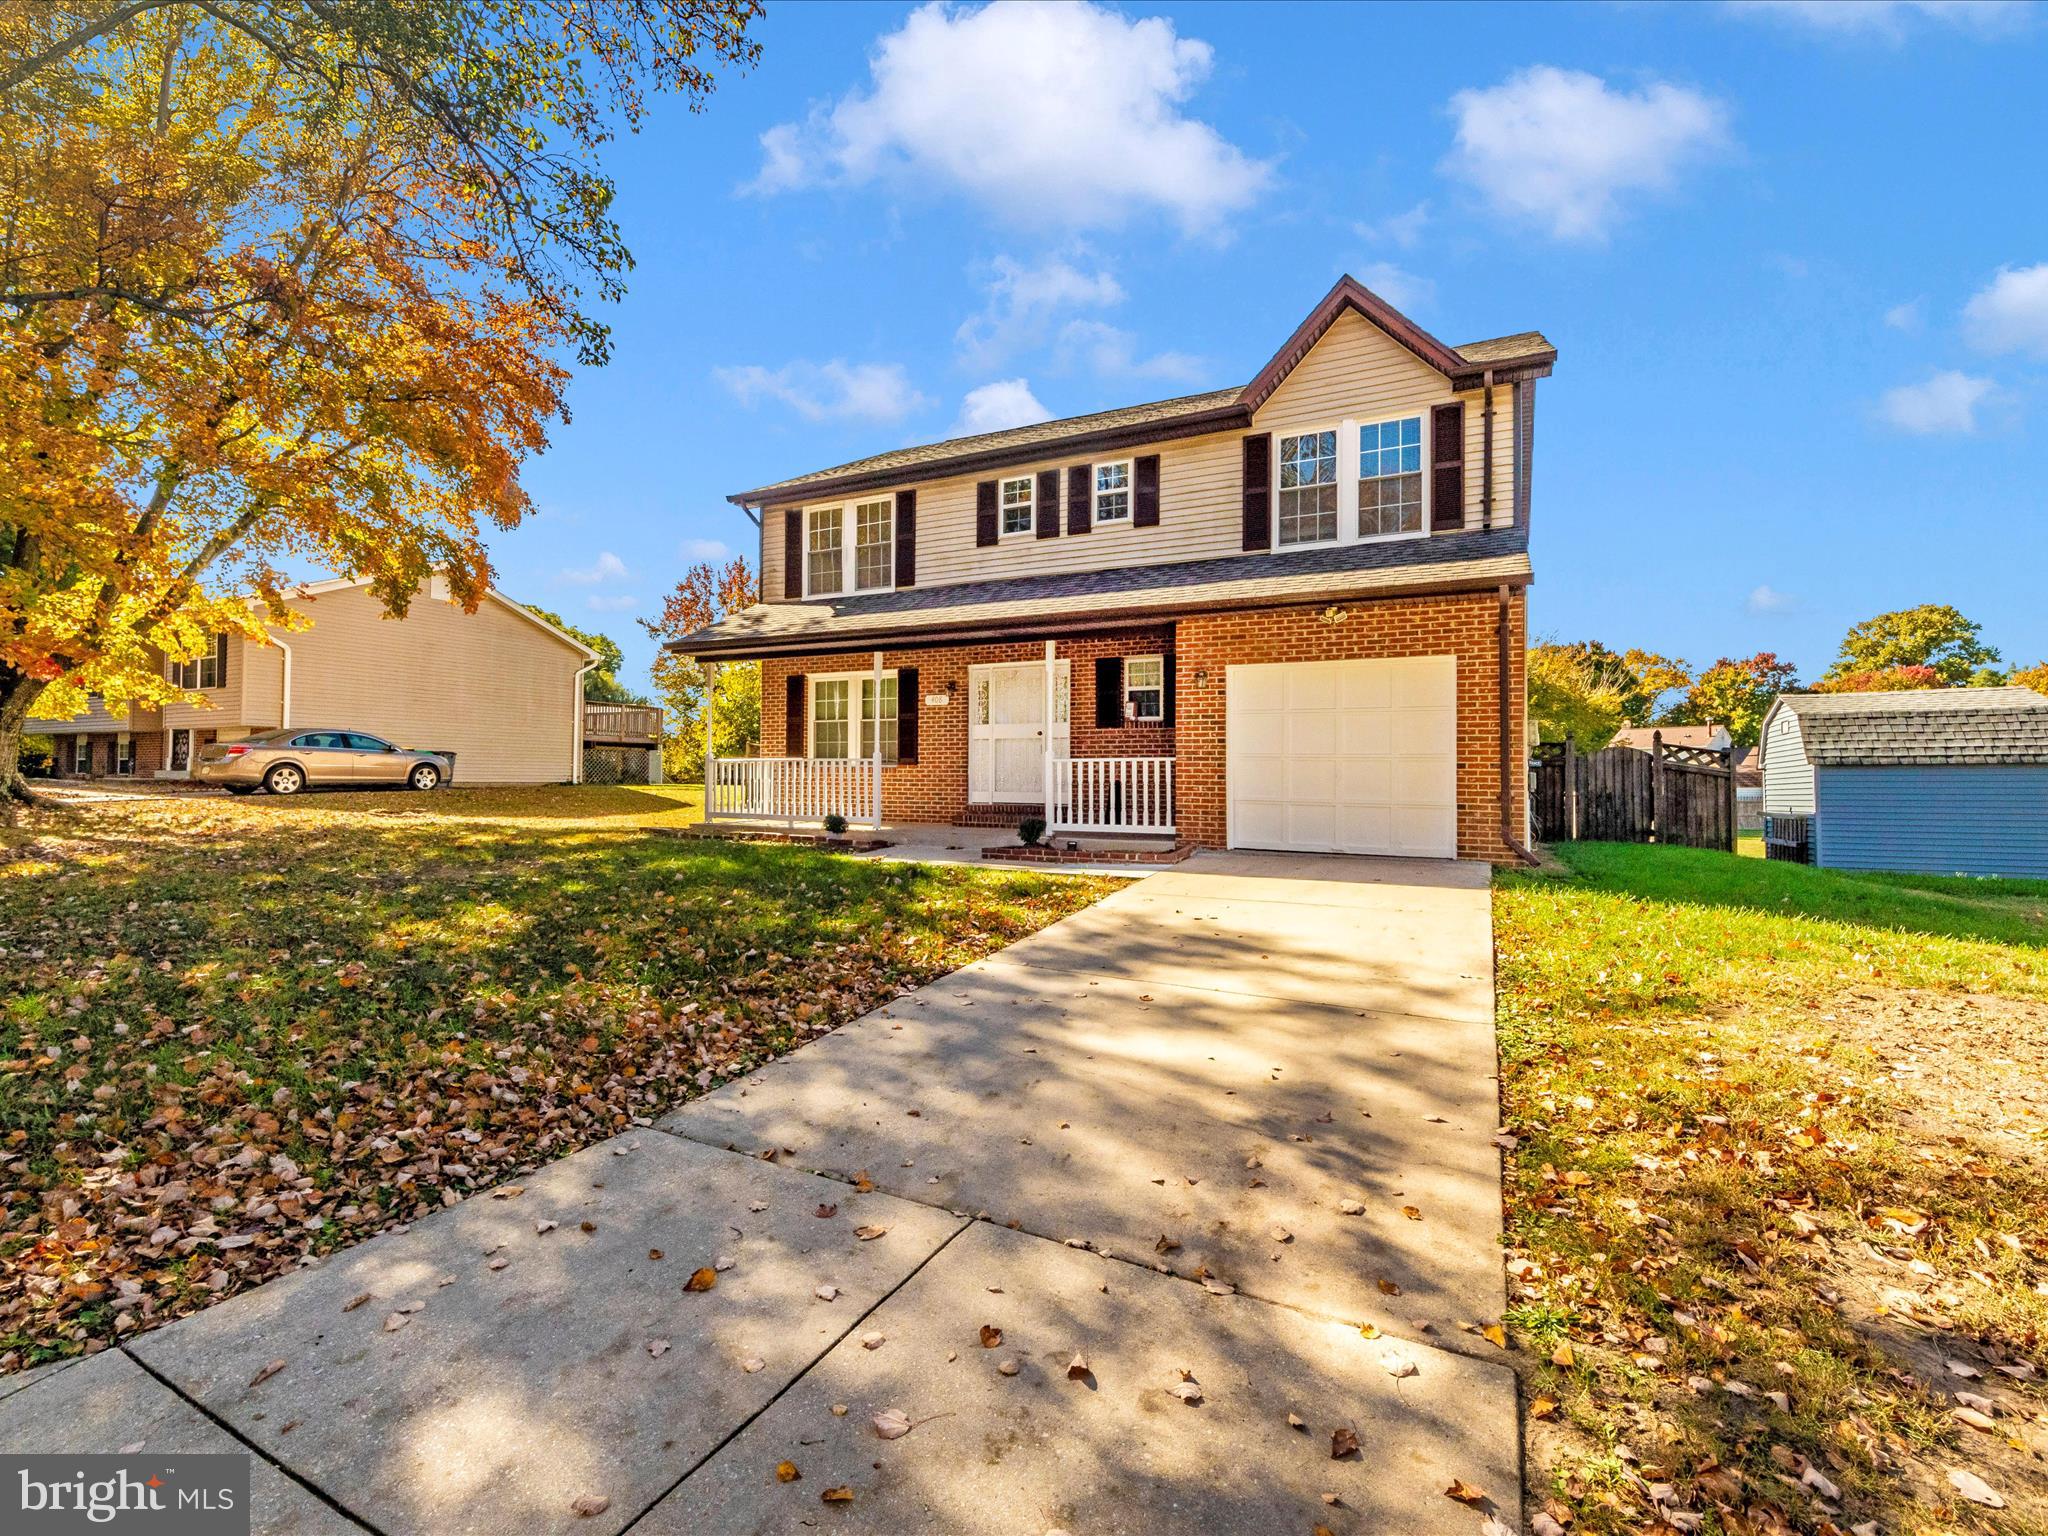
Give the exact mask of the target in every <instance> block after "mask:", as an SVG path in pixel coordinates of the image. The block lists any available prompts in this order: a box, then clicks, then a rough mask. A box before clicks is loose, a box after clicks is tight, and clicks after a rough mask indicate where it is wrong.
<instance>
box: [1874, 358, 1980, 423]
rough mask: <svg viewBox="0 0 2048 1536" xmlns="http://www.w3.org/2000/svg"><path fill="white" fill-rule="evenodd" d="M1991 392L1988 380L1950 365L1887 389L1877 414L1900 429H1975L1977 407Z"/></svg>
mask: <svg viewBox="0 0 2048 1536" xmlns="http://www.w3.org/2000/svg"><path fill="white" fill-rule="evenodd" d="M1990 394H1991V381H1990V380H1989V379H1981V378H1977V377H1974V376H1973V375H1971V374H1967V373H1958V372H1956V370H1955V369H1953V368H1951V369H1948V370H1947V371H1945V372H1942V373H1937V374H1934V375H1932V376H1931V377H1930V378H1928V379H1927V381H1926V382H1925V383H1921V384H1902V385H1900V386H1899V387H1898V388H1897V389H1888V390H1886V391H1885V392H1884V395H1883V397H1882V398H1881V399H1880V400H1879V401H1878V402H1877V412H1878V415H1879V416H1881V417H1883V418H1884V419H1885V420H1886V421H1888V422H1890V423H1891V424H1892V425H1893V426H1895V427H1897V428H1898V429H1899V430H1900V431H1902V432H1914V433H1920V434H1932V433H1936V432H1974V431H1976V430H1977V407H1978V406H1980V405H1982V404H1983V403H1984V401H1985V400H1986V398H1987V397H1989V396H1990Z"/></svg>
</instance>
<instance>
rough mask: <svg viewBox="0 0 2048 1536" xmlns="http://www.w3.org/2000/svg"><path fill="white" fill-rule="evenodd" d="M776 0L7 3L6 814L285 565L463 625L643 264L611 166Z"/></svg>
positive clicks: (284, 619)
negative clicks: (94, 718)
mask: <svg viewBox="0 0 2048 1536" xmlns="http://www.w3.org/2000/svg"><path fill="white" fill-rule="evenodd" d="M759 12H760V7H759V4H758V0H608V3H607V4H605V5H602V6H591V5H588V4H586V3H583V0H459V3H458V0H264V3H258V0H84V3H81V0H0V98H4V100H0V109H4V110H0V435H4V436H0V440H4V444H5V451H4V452H0V793H6V794H11V793H18V792H19V785H18V780H17V778H16V771H15V764H16V758H17V752H18V745H19V741H20V735H21V728H22V722H23V721H24V720H25V719H26V718H27V717H28V715H29V714H30V713H31V709H32V708H33V709H34V710H35V711H36V712H38V713H43V714H64V713H70V712H74V711H76V710H77V709H78V708H79V707H81V706H82V704H83V703H84V700H85V697H86V695H87V694H89V693H99V694H101V695H103V696H104V697H105V698H106V699H107V700H108V702H109V703H110V704H111V705H113V706H115V707H120V706H122V705H125V704H127V703H129V702H143V703H149V702H155V701H159V700H162V699H166V698H170V697H174V696H176V695H177V693H178V690H177V689H176V688H175V687H174V686H173V685H172V684H170V683H169V682H168V681H167V680H166V674H165V668H164V666H163V661H164V659H165V658H166V657H169V658H172V659H182V658H187V657H190V656H192V655H195V654H197V653H198V652H199V651H200V650H201V649H202V648H203V647H204V646H205V645H207V644H208V643H210V642H209V637H210V636H211V635H212V634H215V633H219V632H234V633H241V634H246V635H250V636H252V637H257V638H260V637H261V636H262V635H263V633H264V626H265V624H266V623H282V624H290V623H291V622H293V616H292V612H291V607H290V602H291V597H290V594H291V591H292V587H293V584H294V575H295V573H296V572H299V571H303V570H305V569H307V568H308V567H321V568H325V569H327V570H330V571H333V572H335V573H338V574H342V575H348V576H356V577H368V578H369V579H370V581H371V584H372V588H373V590H374V591H375V592H376V594H377V596H378V597H379V598H380V600H381V601H382V602H383V603H384V604H385V606H386V607H387V609H389V610H390V611H391V612H393V613H403V612H404V611H405V607H406V605H407V603H408V601H409V600H410V599H411V597H412V595H413V593H414V592H415V590H416V589H417V588H418V586H419V584H420V582H421V580H422V579H423V578H424V577H425V576H426V574H427V573H428V572H429V571H430V570H435V569H439V570H442V571H444V572H445V573H446V576H447V579H448V582H449V586H450V588H451V590H452V591H453V593H454V594H455V596H456V597H457V598H458V599H459V600H461V601H462V602H464V603H465V604H466V605H469V606H472V607H473V606H474V605H475V603H476V602H477V601H478V600H479V599H480V597H481V595H482V593H483V591H484V589H485V587H486V585H487V584H488V582H489V579H490V564H489V559H488V556H487V553H486V549H485V546H484V542H483V536H484V533H485V531H486V530H487V529H489V528H492V527H497V528H506V527H510V526H512V525H514V524H516V523H517V522H519V520H520V519H521V518H522V517H524V516H525V514H526V512H527V509H528V503H527V497H526V493H525V491H524V490H523V488H522V486H521V484H520V470H521V467H522V465H523V464H524V462H525V461H526V460H527V459H529V458H530V457H531V456H532V455H533V454H534V453H536V452H537V451H539V450H540V449H541V448H542V447H543V446H544V444H545V442H546V429H547V426H548V424H549V422H550V421H551V420H552V419H554V418H556V417H558V416H564V415H565V414H566V413H565V410H564V403H563V390H564V386H565V384H566V381H567V377H568V375H567V367H568V363H569V360H570V359H571V358H575V359H579V360H581V361H583V362H585V363H590V364H596V363H601V362H603V361H604V358H605V356H606V352H607V344H608V336H607V332H606V329H605V327H604V326H603V325H602V324H601V323H600V322H599V321H598V320H597V319H596V318H595V317H594V316H593V315H592V314H591V313H590V311H589V296H587V295H586V294H585V292H584V285H585V284H588V285H590V286H591V287H593V288H594V290H595V296H596V298H597V299H599V300H611V299H616V298H617V297H618V296H619V294H620V293H621V292H622V291H623V279H624V273H625V272H626V270H627V268H628V267H629V265H630V259H629V256H628V254H627V252H626V249H625V247H624V245H623V243H622V241H621V239H620V235H619V231H618V229H617V227H616V225H615V224H614V222H613V221H612V218H611V214H610V206H611V200H612V186H611V184H610V182H609V181H608V180H606V179H605V177H604V175H603V174H602V171H601V169H600V168H599V165H598V155H599V151H600V150H601V148H602V146H603V144H604V143H605V142H606V140H607V139H608V138H609V137H610V134H611V132H612V129H613V126H614V125H615V124H623V125H625V126H627V127H634V126H637V124H638V122H639V119H640V115H641V113H642V110H643V106H644V101H645V97H646V94H647V93H649V92H651V91H671V92H675V93H678V94H680V95H681V96H683V97H684V98H685V99H686V100H687V101H688V102H689V103H690V105H691V106H692V107H693V108H695V107H701V105H702V103H703V101H704V98H705V96H706V95H707V93H708V92H709V91H710V90H711V89H712V86H713V84H714V77H713V74H712V66H714V65H718V64H723V65H728V66H732V67H738V68H744V67H747V66H749V65H751V64H752V63H753V62H754V60H755V58H756V56H757V53H758V46H759V45H758V44H756V43H755V42H753V41H752V40H751V39H750V38H749V37H748V35H747V28H748V26H749V24H750V23H751V22H752V21H753V20H754V19H755V18H756V17H757V16H758V15H759Z"/></svg>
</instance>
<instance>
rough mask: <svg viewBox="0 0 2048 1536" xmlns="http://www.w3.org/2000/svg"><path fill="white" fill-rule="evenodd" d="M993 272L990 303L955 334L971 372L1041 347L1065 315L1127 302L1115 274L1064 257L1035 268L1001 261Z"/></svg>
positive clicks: (1003, 258)
mask: <svg viewBox="0 0 2048 1536" xmlns="http://www.w3.org/2000/svg"><path fill="white" fill-rule="evenodd" d="M991 270H992V275H991V276H990V278H989V283H988V302H987V303H986V304H985V305H984V306H983V307H982V310H981V313H979V314H976V315H969V316H968V317H967V318H966V319H965V320H963V321H961V323H960V329H959V330H958V331H956V332H955V333H954V338H953V339H954V340H955V341H957V342H958V343H959V344H960V352H961V357H962V359H963V361H965V362H966V363H967V365H968V366H969V367H971V368H993V367H997V366H999V365H1000V364H1001V363H1002V362H1003V361H1004V360H1005V359H1007V358H1009V357H1011V356H1013V355H1014V354H1016V353H1017V352H1019V351H1022V350H1023V349H1024V348H1026V347H1035V346H1039V345H1042V344H1043V343H1044V341H1045V340H1046V337H1047V336H1048V335H1049V334H1050V332H1051V328H1052V325H1053V322H1054V321H1055V320H1056V319H1057V318H1058V316H1059V315H1060V314H1061V312H1063V311H1065V310H1072V309H1108V308H1110V307H1112V306H1114V305H1117V304H1121V303H1122V302H1123V299H1124V290H1123V285H1122V284H1121V283H1119V282H1118V281H1117V280H1116V277H1115V275H1114V274H1112V273H1110V272H1108V271H1106V270H1105V271H1098V272H1094V273H1088V272H1083V271H1082V270H1081V269H1080V268H1079V267H1077V266H1075V265H1074V264H1073V263H1071V262H1069V261H1067V260H1066V259H1065V258H1063V257H1059V256H1048V257H1047V258H1046V259H1045V260H1044V261H1041V262H1039V263H1038V264H1037V265H1036V266H1026V265H1024V263H1022V262H1020V261H1017V260H1015V259H1014V258H1012V257H1009V256H998V257H997V258H996V259H995V261H994V263H993V264H992V269H991Z"/></svg>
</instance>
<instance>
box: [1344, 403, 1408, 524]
mask: <svg viewBox="0 0 2048 1536" xmlns="http://www.w3.org/2000/svg"><path fill="white" fill-rule="evenodd" d="M1421 531H1422V418H1421V417H1420V416H1403V417H1402V418H1400V419H1399V420H1398V421H1374V422H1367V423H1366V424H1365V425H1364V426H1362V427H1360V428H1359V429H1358V536H1359V537H1360V538H1362V539H1370V538H1375V537H1380V536H1384V535H1386V534H1390V533H1420V532H1421Z"/></svg>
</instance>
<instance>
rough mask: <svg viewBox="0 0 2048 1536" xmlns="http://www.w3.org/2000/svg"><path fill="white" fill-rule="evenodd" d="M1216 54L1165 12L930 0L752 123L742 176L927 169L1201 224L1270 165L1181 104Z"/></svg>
mask: <svg viewBox="0 0 2048 1536" xmlns="http://www.w3.org/2000/svg"><path fill="white" fill-rule="evenodd" d="M1214 65H1215V51H1214V50H1213V49H1212V48H1211V47H1210V46H1209V45H1208V44H1207V43H1205V42H1202V41H1200V40H1198V39H1196V38H1190V37H1181V36H1179V35H1178V34H1177V33H1176V32H1175V30H1174V25H1173V23H1172V22H1171V21H1169V20H1167V19H1166V18H1164V17H1156V16H1155V17H1146V18H1144V19H1141V20H1135V21H1134V20H1132V19H1130V18H1128V17H1126V16H1123V15H1121V14H1120V13H1118V12H1116V11H1113V10H1109V9H1107V8H1105V7H1102V6H1099V5H1093V4H1086V3H1081V4H1074V3H1060V0H1013V3H1011V4H1005V5H989V6H986V7H983V8H981V9H977V10H964V9H956V8H955V7H953V6H951V5H948V4H946V3H944V0H932V3H930V4H927V5H923V6H920V7H919V8H918V9H917V10H915V11H913V12H911V13H910V15H909V16H908V17H907V18H906V19H905V21H904V23H903V25H902V27H901V28H899V29H898V30H897V31H895V32H891V33H889V34H888V35H887V36H885V37H883V38H882V39H881V41H880V42H879V43H878V44H877V45H876V46H875V49H874V52H873V54H872V56H871V58H870V61H869V69H870V74H871V78H870V80H869V82H868V85H867V86H866V88H865V89H855V90H853V91H850V92H848V93H847V94H846V95H845V96H842V97H841V98H840V99H839V100H838V101H836V102H833V103H831V104H830V105H829V106H823V107H819V108H817V109H816V110H814V111H813V112H812V113H811V115H810V117H809V118H808V119H807V120H806V121H805V122H802V123H784V124H782V125H780V126H779V127H776V128H772V129H770V130H769V131H768V132H767V133H765V134H763V135H762V136H761V151H762V159H761V171H760V174H759V175H758V176H757V177H756V178H755V180H754V181H753V183H752V185H751V187H750V188H749V189H748V190H751V191H754V192H758V193H764V194H765V193H774V192H782V191H788V190H791V189H794V188H799V187H808V186H819V185H863V184H866V183H869V182H874V181H879V180H890V181H896V182H900V183H901V184H904V185H911V186H929V185H932V184H935V183H936V184H942V185H948V186H952V187H956V188H958V189H960V190H961V191H964V192H966V193H967V194H968V195H970V196H972V197H974V198H977V199H979V200H980V201H981V202H983V203H985V204H987V205H988V206H990V207H992V208H993V209H995V210H996V211H997V212H998V213H1000V214H1003V215H1006V216H1009V217H1013V218H1020V219H1025V218H1028V219H1029V220H1031V221H1032V223H1033V224H1035V225H1040V226H1042V225H1044V224H1045V223H1046V222H1048V221H1052V222H1057V223H1061V224H1064V225H1067V226H1069V227H1071V228H1089V227H1098V226H1115V225H1120V224H1122V223H1124V222H1126V221H1127V220H1130V219H1133V218H1143V217H1146V216H1149V215H1152V214H1155V213H1158V212H1164V213H1166V214H1168V215H1169V216H1171V217H1172V218H1173V219H1174V220H1175V221H1176V222H1177V223H1178V224H1179V225H1180V226H1181V228H1182V229H1183V230H1185V231H1189V232H1202V231H1210V230H1213V229H1215V228H1216V227H1217V225H1218V224H1219V223H1220V222H1221V221H1222V220H1223V218H1224V217H1225V216H1226V215H1228V214H1231V213H1233V212H1235V211H1237V210H1238V209H1240V208H1244V207H1246V206H1248V205H1249V204H1250V203H1251V202H1252V201H1253V200H1254V199H1255V198H1257V197H1258V195H1259V194H1260V193H1261V192H1262V191H1263V190H1264V189H1265V188H1266V186H1267V184H1268V183H1269V182H1270V181H1271V179H1272V166H1271V164H1270V163H1268V162H1266V161H1262V160H1255V159H1253V158H1251V157H1250V156H1248V155H1246V154H1245V153H1244V151H1242V150H1240V149H1238V148H1237V147H1236V146H1235V145H1233V144H1231V143H1230V142H1229V141H1228V140H1226V139H1225V138H1223V136H1222V135H1221V134H1219V133H1217V131H1216V130H1215V129H1214V128H1212V127H1210V126H1209V125H1208V124H1207V123H1205V122H1201V121H1199V120H1198V119H1195V118H1192V117H1189V116H1187V115H1185V112H1184V110H1183V109H1184V107H1185V105H1186V103H1187V101H1188V99H1189V97H1191V96H1192V95H1193V94H1194V92H1195V89H1196V88H1197V87H1198V86H1199V85H1200V84H1201V83H1202V82H1203V81H1204V80H1206V79H1207V78H1208V76H1209V73H1210V71H1211V69H1212V68H1213V67H1214Z"/></svg>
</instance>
